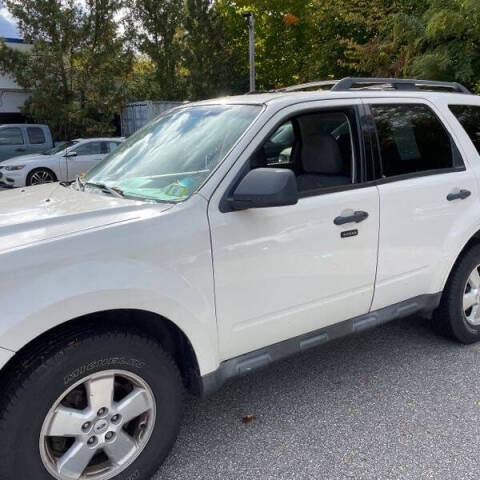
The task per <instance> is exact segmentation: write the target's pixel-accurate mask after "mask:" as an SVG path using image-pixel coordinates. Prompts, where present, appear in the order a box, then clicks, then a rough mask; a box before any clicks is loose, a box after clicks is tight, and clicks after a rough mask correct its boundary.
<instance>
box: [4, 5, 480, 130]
mask: <svg viewBox="0 0 480 480" xmlns="http://www.w3.org/2000/svg"><path fill="white" fill-rule="evenodd" d="M5 5H6V6H7V8H8V9H9V10H10V12H11V13H12V14H13V15H14V16H15V17H17V18H18V20H19V28H20V30H21V32H22V34H23V35H24V38H25V40H26V41H27V42H31V43H32V44H33V49H32V50H31V51H28V52H20V51H14V50H10V49H8V48H6V47H5V45H1V44H0V68H2V69H3V70H4V71H6V72H9V73H10V74H11V75H13V76H14V77H15V79H16V80H17V82H18V83H19V84H20V85H22V86H23V87H24V88H29V89H32V90H34V93H33V96H32V99H31V101H30V102H29V104H28V105H27V107H26V113H27V114H28V115H30V116H31V117H33V118H34V119H35V120H36V121H42V122H46V123H49V124H50V125H51V127H53V130H54V132H55V133H56V135H57V136H59V137H62V138H66V137H72V136H75V135H93V134H103V133H108V132H109V131H110V130H111V123H110V122H111V119H112V116H113V115H114V114H115V113H118V111H119V109H120V107H121V105H122V103H123V102H124V101H126V100H130V101H134V100H145V99H153V100H182V99H192V100H196V99H201V98H208V97H214V96H219V95H225V94H235V93H243V92H245V91H247V90H248V29H247V26H246V24H245V21H244V19H243V18H242V13H244V12H246V11H252V12H253V13H254V15H255V25H256V29H255V30H256V53H257V57H256V69H257V87H258V88H259V89H271V88H276V87H282V86H286V85H289V84H295V83H300V82H306V81H311V80H318V79H325V78H341V77H343V76H347V75H365V76H368V75H375V76H396V77H408V76H418V77H423V78H427V77H428V78H433V79H442V80H456V81H460V82H462V83H465V84H467V85H468V86H469V87H471V88H473V89H476V91H478V92H480V80H479V74H480V48H479V46H480V1H479V0H395V1H392V0H342V1H335V2H334V1H331V0H129V1H126V0H83V1H82V2H78V0H5ZM121 15H124V16H125V19H126V20H125V22H123V23H122V25H121V28H119V23H120V21H121V20H120V21H119V17H121ZM120 32H121V33H120Z"/></svg>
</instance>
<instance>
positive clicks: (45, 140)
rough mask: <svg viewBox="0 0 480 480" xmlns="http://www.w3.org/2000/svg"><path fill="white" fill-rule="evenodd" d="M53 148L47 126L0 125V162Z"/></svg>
mask: <svg viewBox="0 0 480 480" xmlns="http://www.w3.org/2000/svg"><path fill="white" fill-rule="evenodd" d="M52 147H53V140H52V134H51V133H50V129H49V128H48V126H47V125H35V124H28V123H25V124H24V123H18V124H6V125H0V161H2V160H6V159H7V158H12V157H18V156H20V155H25V154H26V153H39V152H44V151H45V150H48V149H49V148H52Z"/></svg>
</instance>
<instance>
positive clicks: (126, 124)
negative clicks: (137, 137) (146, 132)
mask: <svg viewBox="0 0 480 480" xmlns="http://www.w3.org/2000/svg"><path fill="white" fill-rule="evenodd" d="M184 103H186V102H168V101H165V102H162V101H158V102H157V101H152V100H146V101H144V102H132V103H128V104H127V105H126V106H125V107H124V109H123V111H122V115H121V128H122V136H124V137H129V136H130V135H131V134H132V133H134V132H136V131H137V130H138V129H139V128H141V127H143V126H144V125H145V124H146V123H148V122H149V121H150V120H152V119H153V118H155V117H158V115H160V114H161V113H163V112H166V111H167V110H171V109H172V108H175V107H178V105H183V104H184Z"/></svg>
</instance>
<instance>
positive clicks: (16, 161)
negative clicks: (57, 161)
mask: <svg viewBox="0 0 480 480" xmlns="http://www.w3.org/2000/svg"><path fill="white" fill-rule="evenodd" d="M50 158H55V155H39V154H38V153H29V154H28V155H19V156H18V157H12V158H9V159H7V160H2V161H0V167H5V166H8V165H21V164H22V163H29V162H36V161H38V160H46V159H50Z"/></svg>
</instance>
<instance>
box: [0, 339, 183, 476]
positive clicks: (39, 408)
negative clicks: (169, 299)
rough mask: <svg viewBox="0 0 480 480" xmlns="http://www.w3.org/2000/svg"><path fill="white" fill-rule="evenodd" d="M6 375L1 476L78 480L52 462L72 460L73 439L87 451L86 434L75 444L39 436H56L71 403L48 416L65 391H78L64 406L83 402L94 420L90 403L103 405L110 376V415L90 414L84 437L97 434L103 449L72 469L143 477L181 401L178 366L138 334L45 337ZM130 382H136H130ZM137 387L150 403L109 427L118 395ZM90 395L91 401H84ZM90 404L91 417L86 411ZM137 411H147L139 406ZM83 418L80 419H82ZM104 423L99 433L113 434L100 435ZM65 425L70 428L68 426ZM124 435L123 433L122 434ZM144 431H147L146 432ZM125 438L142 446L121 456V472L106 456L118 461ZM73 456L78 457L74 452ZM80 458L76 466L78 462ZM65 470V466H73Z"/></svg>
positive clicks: (153, 465) (169, 441) (159, 459)
mask: <svg viewBox="0 0 480 480" xmlns="http://www.w3.org/2000/svg"><path fill="white" fill-rule="evenodd" d="M118 372H120V373H118ZM11 373H12V375H10V376H9V379H10V380H9V381H7V386H6V388H5V389H4V390H3V393H2V397H3V398H2V402H1V403H0V408H1V411H0V412H1V413H0V415H1V417H0V478H2V479H16V478H18V479H22V480H51V479H52V478H57V479H61V480H64V479H68V480H70V479H71V478H77V477H75V476H74V477H71V476H68V475H67V474H66V473H64V472H65V471H66V470H62V471H58V468H59V467H58V465H57V464H60V463H61V462H60V461H58V462H57V460H56V458H62V459H64V458H67V456H68V454H67V452H70V454H71V455H72V457H71V458H73V453H72V452H73V450H74V449H72V448H71V447H72V444H73V442H79V441H80V442H81V445H82V449H83V450H81V451H82V452H85V451H86V450H85V449H86V446H87V443H88V442H90V440H88V441H87V440H86V438H87V437H85V435H87V434H85V435H84V432H83V431H82V434H81V435H84V436H83V437H76V438H77V440H74V439H69V438H66V437H63V435H62V437H55V436H45V437H44V436H43V434H44V433H45V432H48V433H50V432H53V433H57V432H54V429H55V428H57V427H56V426H57V425H59V423H58V422H59V420H58V419H59V418H60V419H61V418H62V417H61V416H60V414H59V413H58V412H59V410H60V409H62V408H64V407H65V405H66V406H67V407H70V408H71V406H72V405H71V404H70V403H61V404H60V405H58V407H57V409H56V410H55V411H54V412H55V413H54V414H53V416H52V412H53V410H52V407H53V406H54V405H55V404H56V402H58V399H61V398H64V394H65V392H66V391H68V390H69V389H71V388H73V387H74V386H75V385H77V384H79V385H80V386H79V387H78V386H77V387H75V389H74V390H73V391H72V392H70V394H69V395H68V396H67V397H65V398H64V400H62V402H67V401H68V402H72V401H74V402H77V403H75V408H84V407H85V405H87V406H88V408H87V409H84V410H81V412H80V413H81V414H82V415H83V414H84V412H90V413H89V415H97V414H98V415H100V410H98V411H97V410H96V407H95V405H98V404H99V403H106V400H105V402H104V399H105V398H107V397H106V396H104V397H103V398H102V400H99V399H100V396H98V395H97V394H96V393H95V392H97V393H98V392H99V391H100V390H99V386H102V388H103V387H104V386H105V385H107V383H106V382H109V380H108V379H109V378H111V377H110V376H111V375H112V374H113V375H114V377H113V378H114V379H115V384H114V385H115V398H114V402H112V404H111V405H112V406H111V412H110V411H108V416H104V417H103V414H105V415H107V412H102V419H100V420H97V418H98V417H95V419H93V420H92V422H91V426H88V428H89V429H90V430H89V433H88V438H89V439H90V438H91V437H90V435H92V436H95V435H97V434H98V432H100V434H99V435H98V436H96V437H95V438H96V442H97V444H96V448H95V451H97V452H98V451H100V450H101V451H103V452H105V453H99V454H97V456H95V457H93V458H92V460H90V463H88V464H87V467H86V468H85V469H83V470H81V468H82V467H80V463H77V464H76V465H75V468H76V469H77V470H81V471H82V474H83V475H86V474H87V473H88V474H89V475H90V474H91V473H92V470H88V469H91V468H93V469H94V470H93V471H101V467H102V466H103V465H107V464H108V463H111V466H110V467H108V468H110V470H108V468H107V467H105V468H107V470H105V472H110V475H113V476H108V474H106V473H101V474H94V475H93V477H90V476H88V478H89V479H90V478H92V480H96V478H100V477H101V479H102V480H103V479H104V478H107V479H109V480H110V479H114V480H147V479H150V478H151V476H152V475H153V474H154V473H155V472H156V471H157V469H158V468H159V467H160V465H161V464H162V463H163V461H164V460H165V458H166V456H167V455H168V453H169V451H170V449H171V447H172V446H173V444H174V442H175V439H176V436H177V433H178V429H179V425H180V419H181V409H182V403H183V385H182V381H181V377H180V373H179V371H178V368H177V366H176V364H175V363H174V362H173V360H172V359H171V358H170V356H169V355H168V354H167V353H166V352H165V351H164V350H163V349H162V348H161V347H160V345H158V344H157V343H156V342H154V341H152V340H151V339H149V338H147V337H145V336H143V335H142V334H141V333H130V332H120V331H105V332H95V331H91V332H87V331H84V332H80V333H78V334H76V335H73V334H69V335H65V336H64V337H63V338H62V339H56V340H53V341H52V339H50V341H49V343H45V348H43V349H42V350H41V351H40V352H36V354H34V355H32V356H31V357H30V358H23V359H21V363H18V364H17V365H16V368H15V369H13V370H12V371H11ZM122 375H123V376H122ZM132 378H133V379H134V380H132ZM87 379H90V383H88V382H87V383H82V381H86V380H87ZM130 380H132V381H133V382H139V383H135V384H132V385H129V383H128V382H129V381H130ZM101 382H103V383H101ZM142 382H143V383H142ZM86 385H89V386H88V389H89V390H87V388H86V387H85V386H86ZM139 385H141V386H139ZM84 387H85V388H84ZM147 387H148V388H149V389H147ZM131 388H132V389H134V390H131ZM137 389H138V391H140V390H141V395H142V396H145V398H147V397H148V399H149V400H150V401H151V403H148V404H147V403H145V405H148V408H149V410H146V412H145V413H143V414H142V415H141V416H139V417H137V418H135V419H134V420H131V421H130V422H129V423H127V424H126V425H123V426H119V427H115V425H114V424H113V421H114V417H110V414H113V413H114V407H113V406H114V405H120V404H121V402H122V400H124V399H126V396H125V397H124V394H125V395H128V394H131V395H133V394H134V393H136V392H137ZM142 389H144V390H142ZM147 390H148V391H147ZM87 391H89V392H90V396H89V395H88V394H87V393H86V392H87ZM102 391H107V390H105V389H104V390H102ZM117 397H119V398H120V400H118V399H117ZM88 398H89V399H90V400H89V401H90V403H86V404H84V402H87V401H88ZM129 398H131V397H129ZM142 398H143V397H142ZM82 402H83V403H82ZM115 402H119V403H115ZM128 405H130V404H128ZM106 406H108V405H106ZM92 407H94V408H95V411H96V412H97V413H95V414H92V413H91V412H92V411H93V409H92ZM142 407H143V408H147V407H144V406H143V404H142ZM143 408H142V410H143ZM79 411H80V410H79ZM121 412H122V413H123V414H124V415H125V417H127V413H131V415H134V413H133V412H131V411H129V410H127V409H123V410H121ZM153 412H154V413H153ZM75 413H77V412H75ZM118 417H120V415H118ZM49 418H50V421H49V420H48V419H49ZM70 418H75V417H73V416H72V417H69V419H70ZM82 418H83V417H82ZM104 420H105V421H104ZM81 421H82V422H83V420H81ZM49 422H50V423H49ZM69 422H70V420H69ZM109 422H110V425H109V426H108V427H105V428H107V429H108V430H114V429H115V428H117V430H116V432H117V433H116V434H114V433H112V432H110V431H108V432H106V430H103V428H104V424H105V423H109ZM141 422H144V423H143V424H142V423H141ZM119 423H120V421H119ZM63 425H64V424H62V428H63ZM82 425H83V426H82V428H84V427H87V425H86V424H83V423H82ZM68 428H69V431H70V425H69V427H68ZM75 428H76V426H75ZM49 429H50V430H49ZM127 430H128V433H126V432H127ZM62 432H63V430H62ZM105 432H106V433H105ZM145 432H149V433H148V435H147V434H146V433H145ZM109 434H111V435H112V436H114V438H113V439H112V440H111V442H112V443H111V444H109V445H108V446H107V443H102V442H107V440H106V438H108V435H109ZM102 435H103V437H102ZM125 435H127V436H129V437H130V439H131V438H132V437H133V436H135V435H137V436H136V437H135V439H136V441H137V442H138V444H139V445H143V447H142V448H143V449H142V450H140V448H138V450H139V452H138V451H136V455H138V456H134V455H133V454H132V453H131V452H132V451H133V450H132V451H128V453H127V454H126V455H127V456H124V457H122V458H124V459H127V460H128V462H130V463H128V462H127V461H126V462H125V463H123V465H124V466H123V467H119V466H118V465H117V464H116V463H114V462H113V461H112V458H114V457H113V456H112V457H110V456H108V455H107V452H109V451H110V450H111V451H112V452H115V458H117V459H119V458H120V453H119V452H121V453H122V454H123V453H125V452H126V450H125V449H123V446H124V441H125V440H124V439H125ZM142 435H143V436H142ZM58 438H60V440H58ZM78 438H81V440H78ZM102 438H103V440H102ZM119 438H121V439H122V440H121V441H122V442H123V443H122V444H121V446H122V448H120V443H114V441H115V442H120V441H119V440H118V439H119ZM69 442H71V443H69ZM142 442H143V443H142ZM69 445H70V446H69ZM102 445H105V447H103V446H102ZM112 445H113V446H112ZM129 445H132V444H129ZM39 446H40V448H39ZM115 446H116V447H115ZM115 448H116V450H115ZM108 449H110V450H108ZM75 455H77V457H78V454H75ZM87 455H89V451H87ZM52 457H53V458H54V459H53V460H52V459H51V458H52ZM77 457H75V458H77ZM78 458H80V457H78ZM78 458H77V460H76V461H80V460H81V461H83V460H82V459H80V460H78ZM105 458H106V460H105ZM102 462H103V463H102ZM66 465H67V463H66ZM68 466H69V467H68V468H70V466H71V461H70V463H68ZM65 468H67V467H65ZM49 469H50V470H49ZM52 469H53V470H52ZM115 469H117V470H115ZM118 469H121V470H118ZM54 470H56V471H54ZM112 472H113V473H112ZM99 475H100V476H99ZM105 475H106V476H105ZM81 478H84V477H83V476H82V477H81Z"/></svg>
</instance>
